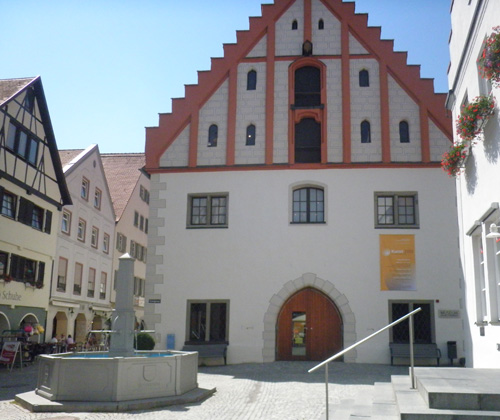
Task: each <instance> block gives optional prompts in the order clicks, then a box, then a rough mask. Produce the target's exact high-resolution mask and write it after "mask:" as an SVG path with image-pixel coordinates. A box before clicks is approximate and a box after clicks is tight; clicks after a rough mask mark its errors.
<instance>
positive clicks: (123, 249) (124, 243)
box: [120, 235, 127, 252]
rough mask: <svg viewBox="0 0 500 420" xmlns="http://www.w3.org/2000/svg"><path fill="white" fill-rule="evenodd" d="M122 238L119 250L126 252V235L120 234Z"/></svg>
mask: <svg viewBox="0 0 500 420" xmlns="http://www.w3.org/2000/svg"><path fill="white" fill-rule="evenodd" d="M122 237H123V240H122V249H121V250H120V251H121V252H127V237H126V236H125V235H122Z"/></svg>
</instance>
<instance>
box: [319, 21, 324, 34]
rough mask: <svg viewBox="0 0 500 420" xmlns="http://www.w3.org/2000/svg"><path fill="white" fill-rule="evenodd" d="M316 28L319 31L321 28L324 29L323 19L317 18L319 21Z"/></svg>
mask: <svg viewBox="0 0 500 420" xmlns="http://www.w3.org/2000/svg"><path fill="white" fill-rule="evenodd" d="M318 29H319V30H320V31H322V30H323V29H325V22H324V21H323V19H320V20H319V22H318Z"/></svg>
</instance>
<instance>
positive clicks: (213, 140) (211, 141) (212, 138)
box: [208, 124, 219, 147]
mask: <svg viewBox="0 0 500 420" xmlns="http://www.w3.org/2000/svg"><path fill="white" fill-rule="evenodd" d="M218 135H219V129H218V128H217V125H216V124H212V125H211V126H210V128H209V129H208V147H217V137H218Z"/></svg>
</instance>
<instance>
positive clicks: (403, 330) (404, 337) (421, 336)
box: [389, 301, 435, 344]
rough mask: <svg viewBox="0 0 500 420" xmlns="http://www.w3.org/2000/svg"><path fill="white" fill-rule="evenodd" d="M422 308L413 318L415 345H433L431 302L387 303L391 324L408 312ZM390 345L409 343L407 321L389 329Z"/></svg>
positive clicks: (432, 309) (432, 310) (432, 311)
mask: <svg viewBox="0 0 500 420" xmlns="http://www.w3.org/2000/svg"><path fill="white" fill-rule="evenodd" d="M417 308H422V310H421V311H420V312H418V313H416V314H415V315H414V317H413V326H414V328H413V331H414V333H413V334H414V339H415V343H422V344H427V343H433V342H435V341H434V327H433V325H434V320H433V316H432V314H433V313H434V308H433V303H432V302H431V301H422V302H415V301H392V302H389V311H390V317H391V322H394V321H396V320H397V319H399V318H401V317H402V316H404V315H406V314H408V313H409V312H411V311H413V310H415V309H417ZM389 334H390V335H391V337H390V340H391V343H409V342H410V330H409V324H408V322H407V321H403V322H400V323H399V324H397V325H395V326H394V327H393V328H391V329H390V332H389Z"/></svg>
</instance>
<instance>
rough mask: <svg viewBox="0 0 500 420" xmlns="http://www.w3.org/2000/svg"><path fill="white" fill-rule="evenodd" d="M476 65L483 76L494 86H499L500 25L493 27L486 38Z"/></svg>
mask: <svg viewBox="0 0 500 420" xmlns="http://www.w3.org/2000/svg"><path fill="white" fill-rule="evenodd" d="M477 66H478V68H479V71H480V73H481V76H482V77H483V78H485V79H489V80H490V81H491V83H492V84H493V85H495V86H500V26H496V27H495V28H493V32H492V33H491V35H490V36H489V37H488V39H486V41H485V43H484V48H483V51H482V52H481V56H480V57H479V59H478V60H477Z"/></svg>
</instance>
